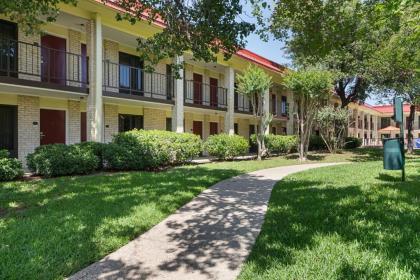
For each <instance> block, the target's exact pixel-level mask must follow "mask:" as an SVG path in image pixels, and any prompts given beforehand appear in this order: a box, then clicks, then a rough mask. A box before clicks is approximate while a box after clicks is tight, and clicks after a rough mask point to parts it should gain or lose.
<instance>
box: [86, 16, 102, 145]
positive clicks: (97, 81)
mask: <svg viewBox="0 0 420 280" xmlns="http://www.w3.org/2000/svg"><path fill="white" fill-rule="evenodd" d="M86 40H87V48H88V54H89V96H88V101H87V128H88V140H89V141H95V142H103V131H104V128H103V119H104V114H103V102H102V74H103V73H102V22H101V16H100V15H99V14H94V15H93V18H92V19H91V20H90V21H89V22H88V25H87V28H86Z"/></svg>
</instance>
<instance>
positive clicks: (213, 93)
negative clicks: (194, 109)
mask: <svg viewBox="0 0 420 280" xmlns="http://www.w3.org/2000/svg"><path fill="white" fill-rule="evenodd" d="M217 88H218V80H217V79H215V78H210V106H212V107H217V103H218V100H217V99H218V97H217Z"/></svg>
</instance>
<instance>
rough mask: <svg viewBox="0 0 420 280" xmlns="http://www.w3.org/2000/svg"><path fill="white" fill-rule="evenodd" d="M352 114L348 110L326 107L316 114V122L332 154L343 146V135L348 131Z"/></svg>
mask: <svg viewBox="0 0 420 280" xmlns="http://www.w3.org/2000/svg"><path fill="white" fill-rule="evenodd" d="M349 117H350V112H349V110H348V109H346V108H336V107H334V106H331V105H329V106H325V107H323V108H321V109H320V110H319V111H318V113H317V114H316V117H315V120H316V123H317V126H318V128H319V131H320V134H321V138H322V140H324V143H325V145H326V146H327V149H328V151H329V152H330V153H332V154H333V153H335V152H336V151H337V149H340V148H341V147H342V144H343V134H344V132H345V131H346V128H347V125H348V120H349Z"/></svg>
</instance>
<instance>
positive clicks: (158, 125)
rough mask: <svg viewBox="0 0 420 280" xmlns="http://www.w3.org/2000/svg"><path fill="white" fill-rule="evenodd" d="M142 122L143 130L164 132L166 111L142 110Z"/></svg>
mask: <svg viewBox="0 0 420 280" xmlns="http://www.w3.org/2000/svg"><path fill="white" fill-rule="evenodd" d="M143 121H144V129H145V130H151V129H159V130H166V111H164V110H159V109H152V108H144V116H143Z"/></svg>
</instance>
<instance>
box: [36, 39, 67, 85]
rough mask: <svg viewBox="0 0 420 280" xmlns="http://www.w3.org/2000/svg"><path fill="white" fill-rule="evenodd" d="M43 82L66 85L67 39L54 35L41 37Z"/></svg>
mask: <svg viewBox="0 0 420 280" xmlns="http://www.w3.org/2000/svg"><path fill="white" fill-rule="evenodd" d="M41 47H42V51H41V55H42V68H41V76H42V81H43V82H49V83H55V84H61V85H65V84H66V78H67V77H66V39H63V38H59V37H56V36H52V35H44V36H42V37H41Z"/></svg>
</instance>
